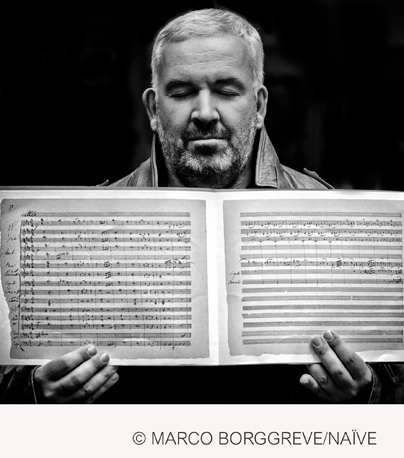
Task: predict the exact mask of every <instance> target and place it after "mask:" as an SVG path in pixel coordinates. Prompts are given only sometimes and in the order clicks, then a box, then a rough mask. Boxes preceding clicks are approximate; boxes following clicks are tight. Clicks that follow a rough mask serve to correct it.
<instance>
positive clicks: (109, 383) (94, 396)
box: [85, 372, 119, 404]
mask: <svg viewBox="0 0 404 458" xmlns="http://www.w3.org/2000/svg"><path fill="white" fill-rule="evenodd" d="M118 380H119V374H118V373H117V372H114V373H113V374H112V375H111V376H110V377H109V379H107V380H106V382H105V383H104V384H103V385H101V386H100V387H99V388H98V390H96V391H95V392H94V393H93V394H92V395H91V396H90V397H88V398H87V399H86V400H85V403H86V404H90V403H92V402H94V401H95V400H96V399H97V398H99V397H100V396H101V395H102V394H104V393H105V392H106V391H107V390H109V389H110V388H111V387H112V386H114V385H115V383H116V382H117V381H118Z"/></svg>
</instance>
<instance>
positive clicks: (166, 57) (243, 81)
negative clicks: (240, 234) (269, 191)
mask: <svg viewBox="0 0 404 458" xmlns="http://www.w3.org/2000/svg"><path fill="white" fill-rule="evenodd" d="M249 62H250V61H249V56H248V50H247V47H246V45H245V43H244V41H243V40H242V39H240V38H238V37H234V36H230V35H226V36H222V37H211V38H201V39H196V38H193V39H190V40H187V41H184V42H181V43H171V44H168V45H166V46H165V47H164V50H163V60H162V66H161V69H160V74H159V79H158V87H157V94H156V99H157V100H156V109H155V110H156V112H155V121H156V129H157V132H158V135H159V138H160V142H161V144H162V150H163V155H164V157H165V161H166V164H167V168H168V170H169V174H170V175H171V176H175V177H176V178H177V180H179V181H180V183H181V184H182V185H184V186H193V187H213V188H226V187H233V186H237V185H238V184H239V182H240V180H241V178H242V177H243V176H245V175H246V173H247V171H248V169H249V167H250V166H251V158H252V146H253V142H254V138H255V133H256V129H257V125H258V122H257V120H258V116H257V100H256V95H255V94H254V88H253V78H252V71H251V69H250V67H249ZM247 184H248V183H247Z"/></svg>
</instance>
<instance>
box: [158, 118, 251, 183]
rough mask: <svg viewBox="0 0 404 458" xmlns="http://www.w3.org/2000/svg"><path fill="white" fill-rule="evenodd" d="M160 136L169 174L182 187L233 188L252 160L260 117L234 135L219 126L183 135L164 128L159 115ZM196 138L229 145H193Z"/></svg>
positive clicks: (188, 131) (194, 128) (187, 131)
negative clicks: (218, 140)
mask: <svg viewBox="0 0 404 458" xmlns="http://www.w3.org/2000/svg"><path fill="white" fill-rule="evenodd" d="M156 119H157V133H158V136H159V140H160V143H161V148H162V152H163V156H164V159H165V163H166V166H167V169H168V171H169V174H171V175H172V176H175V177H176V178H177V179H178V180H179V181H180V182H181V184H182V185H184V186H186V187H198V188H201V187H202V188H203V187H206V188H230V187H232V186H233V185H234V184H235V183H236V182H237V181H238V180H239V179H240V177H242V175H243V172H244V171H246V170H247V167H248V166H249V164H250V162H251V159H252V149H253V145H254V139H255V134H256V131H257V113H256V112H254V113H253V114H252V115H251V116H250V118H249V119H248V120H247V122H246V123H245V124H244V127H243V128H242V129H239V130H237V133H236V134H233V135H232V134H231V133H230V132H229V131H228V130H227V129H226V128H224V127H219V126H218V125H217V124H216V125H209V124H208V125H206V126H205V125H204V126H200V127H198V126H197V125H195V124H193V125H192V126H191V127H189V128H188V129H187V130H186V131H185V132H183V133H182V134H181V135H175V134H174V133H173V132H169V130H168V129H166V128H164V127H163V125H162V123H161V119H160V116H159V114H158V112H157V116H156ZM195 137H214V138H219V139H224V140H226V141H227V146H226V147H224V148H218V147H217V146H216V145H198V146H196V145H193V146H194V147H193V148H192V149H191V148H189V141H190V139H192V138H195Z"/></svg>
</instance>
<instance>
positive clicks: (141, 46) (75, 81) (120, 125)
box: [0, 0, 404, 191]
mask: <svg viewBox="0 0 404 458" xmlns="http://www.w3.org/2000/svg"><path fill="white" fill-rule="evenodd" d="M219 6H224V7H227V8H229V9H231V10H233V11H236V12H238V13H240V14H242V15H244V16H245V17H246V18H247V19H248V20H249V21H250V22H251V23H253V24H254V25H255V26H256V27H257V28H258V29H259V32H260V34H261V36H262V40H263V43H264V47H265V53H266V63H265V74H266V79H265V84H266V86H267V88H268V91H269V107H268V108H269V111H268V115H267V118H266V127H267V130H268V132H269V135H270V137H271V139H272V142H273V143H274V145H275V148H276V150H277V152H278V155H279V157H280V159H281V162H282V163H283V164H285V165H288V166H290V167H293V168H295V169H297V170H301V169H302V168H303V167H307V168H308V169H311V170H315V171H317V173H319V175H320V176H321V177H322V178H324V179H325V180H326V181H328V182H330V183H332V184H333V185H334V186H335V187H338V188H341V187H342V188H355V189H389V190H400V191H402V190H404V180H403V178H402V176H403V172H402V168H403V164H404V161H403V158H404V2H403V1H401V0H265V1H256V0H248V1H243V2H237V1H192V0H188V1H186V0H171V1H170V0H166V1H164V2H156V1H134V0H132V1H129V0H109V1H107V0H97V1H89V0H82V1H80V2H77V3H75V2H74V1H64V0H58V1H52V2H41V1H40V0H39V1H35V2H27V3H26V4H24V2H19V1H14V2H10V4H9V5H7V2H2V3H1V6H0V157H1V161H0V185H1V186H6V185H7V186H8V185H16V186H20V185H34V186H36V185H46V186H47V185H49V186H60V185H62V186H93V185H96V184H100V183H102V182H104V181H105V180H107V179H108V180H110V181H111V182H112V181H115V180H117V179H119V178H121V177H123V176H125V175H127V174H129V173H130V172H131V171H132V170H134V168H135V167H137V166H138V165H139V164H140V163H141V162H142V161H143V160H145V159H146V158H147V157H148V156H149V151H150V141H151V133H150V129H149V123H148V119H147V116H146V114H145V112H144V109H143V106H142V103H141V95H142V92H143V91H144V89H146V88H147V87H148V86H149V82H150V70H149V63H150V53H151V44H152V40H153V38H154V36H155V34H156V32H157V31H158V29H159V28H161V27H162V26H163V25H164V24H165V23H166V22H167V21H168V20H169V19H171V18H172V17H174V16H176V15H178V14H180V13H183V12H185V11H189V10H191V9H197V8H204V7H219Z"/></svg>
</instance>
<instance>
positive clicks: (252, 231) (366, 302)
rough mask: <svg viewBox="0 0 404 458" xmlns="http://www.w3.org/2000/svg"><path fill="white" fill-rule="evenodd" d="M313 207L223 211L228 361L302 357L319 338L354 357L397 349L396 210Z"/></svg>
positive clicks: (360, 205)
mask: <svg viewBox="0 0 404 458" xmlns="http://www.w3.org/2000/svg"><path fill="white" fill-rule="evenodd" d="M316 205H318V204H317V203H316V202H313V201H310V202H309V201H304V200H299V201H297V202H296V201H295V202H294V201H288V202H287V204H286V202H284V203H282V202H281V201H278V200H276V201H274V202H272V201H271V200H270V199H269V200H268V201H266V202H265V201H257V202H253V201H248V203H247V202H242V201H232V202H224V217H225V225H226V226H227V227H233V228H236V229H235V230H234V231H233V234H232V235H231V234H230V233H229V232H227V233H226V257H227V262H226V266H227V270H226V275H227V288H228V302H229V303H228V308H229V345H230V351H231V354H232V355H257V356H258V355H261V354H263V353H272V354H282V353H289V352H290V353H294V354H302V353H308V342H309V340H310V337H311V336H312V335H315V334H322V333H323V332H324V331H325V330H327V329H333V330H334V331H336V332H337V333H339V334H340V335H341V336H343V338H344V340H345V341H346V342H347V343H348V344H349V345H350V347H351V348H353V349H354V350H356V351H363V350H372V349H376V348H377V349H389V350H394V349H402V348H403V261H402V260H403V244H402V235H403V233H402V230H403V227H402V224H403V223H402V211H401V208H397V205H396V207H394V205H393V204H390V206H391V208H388V207H389V203H386V202H383V204H382V205H380V203H377V202H376V203H373V204H371V203H368V202H366V201H362V202H349V201H344V203H343V206H342V205H341V204H338V203H337V202H335V201H330V202H327V204H326V205H325V204H324V202H322V205H323V207H326V208H327V210H326V211H324V210H321V211H320V210H316V208H315V207H316ZM400 207H402V204H400ZM341 210H342V211H341ZM235 247H236V248H235Z"/></svg>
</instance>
